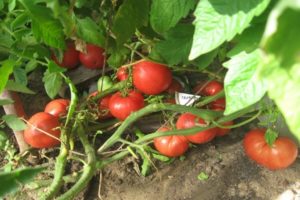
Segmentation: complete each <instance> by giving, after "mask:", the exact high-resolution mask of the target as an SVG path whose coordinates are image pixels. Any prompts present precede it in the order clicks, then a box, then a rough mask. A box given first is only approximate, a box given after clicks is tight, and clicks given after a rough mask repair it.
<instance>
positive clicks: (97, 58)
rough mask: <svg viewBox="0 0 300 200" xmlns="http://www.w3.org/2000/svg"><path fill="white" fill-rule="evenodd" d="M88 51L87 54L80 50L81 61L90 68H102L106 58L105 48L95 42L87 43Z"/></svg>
mask: <svg viewBox="0 0 300 200" xmlns="http://www.w3.org/2000/svg"><path fill="white" fill-rule="evenodd" d="M86 51H87V52H86V54H85V53H82V52H80V54H79V59H80V62H81V63H82V64H83V65H84V66H85V67H86V68H89V69H97V68H102V66H103V64H104V60H105V56H104V49H102V48H101V47H98V46H96V45H93V44H87V45H86Z"/></svg>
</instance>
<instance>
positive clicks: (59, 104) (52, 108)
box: [44, 99, 70, 117]
mask: <svg viewBox="0 0 300 200" xmlns="http://www.w3.org/2000/svg"><path fill="white" fill-rule="evenodd" d="M69 105H70V100H69V99H54V100H52V101H50V102H49V103H48V104H47V105H46V106H45V110H44V112H46V113H49V114H51V115H53V116H56V117H61V116H65V115H66V114H67V113H68V106H69Z"/></svg>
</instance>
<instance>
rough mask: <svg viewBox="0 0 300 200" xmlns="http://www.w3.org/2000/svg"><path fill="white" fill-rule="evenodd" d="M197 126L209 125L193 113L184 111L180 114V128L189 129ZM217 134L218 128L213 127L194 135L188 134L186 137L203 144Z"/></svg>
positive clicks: (178, 125)
mask: <svg viewBox="0 0 300 200" xmlns="http://www.w3.org/2000/svg"><path fill="white" fill-rule="evenodd" d="M195 126H204V127H205V126H207V123H206V122H205V121H204V120H203V119H201V118H199V117H197V116H196V115H193V114H191V113H184V114H182V115H180V116H179V118H178V120H177V122H176V127H177V128H178V129H187V128H192V127H195ZM215 136H216V129H215V128H211V129H207V130H205V131H200V132H197V133H195V134H192V135H187V136H186V138H187V139H188V140H189V141H190V142H193V143H196V144H202V143H206V142H209V141H211V140H212V139H214V137H215Z"/></svg>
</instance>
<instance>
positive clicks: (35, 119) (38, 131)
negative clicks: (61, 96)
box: [24, 112, 60, 148]
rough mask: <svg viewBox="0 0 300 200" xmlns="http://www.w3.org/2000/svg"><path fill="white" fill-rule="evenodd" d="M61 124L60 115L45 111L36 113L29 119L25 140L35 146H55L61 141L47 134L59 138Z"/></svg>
mask: <svg viewBox="0 0 300 200" xmlns="http://www.w3.org/2000/svg"><path fill="white" fill-rule="evenodd" d="M59 126H60V123H59V121H58V117H55V116H53V115H51V114H49V113H45V112H39V113H36V114H34V115H33V116H32V117H31V118H30V119H29V120H28V128H27V129H25V131H24V138H25V141H26V142H27V143H28V144H29V145H30V146H32V147H34V148H50V147H54V146H56V145H58V144H59V143H60V141H59V140H57V139H55V138H53V137H50V136H48V135H47V134H50V135H53V136H55V137H56V138H58V139H59V137H60V130H59ZM44 132H46V133H47V134H46V133H44Z"/></svg>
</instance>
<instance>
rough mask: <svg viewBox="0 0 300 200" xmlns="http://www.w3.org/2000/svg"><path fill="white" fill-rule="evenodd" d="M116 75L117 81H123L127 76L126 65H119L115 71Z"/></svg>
mask: <svg viewBox="0 0 300 200" xmlns="http://www.w3.org/2000/svg"><path fill="white" fill-rule="evenodd" d="M116 76H117V79H118V80H119V81H124V80H126V79H127V78H128V76H129V75H128V69H127V67H124V66H122V67H120V68H119V69H118V70H117V73H116Z"/></svg>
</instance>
